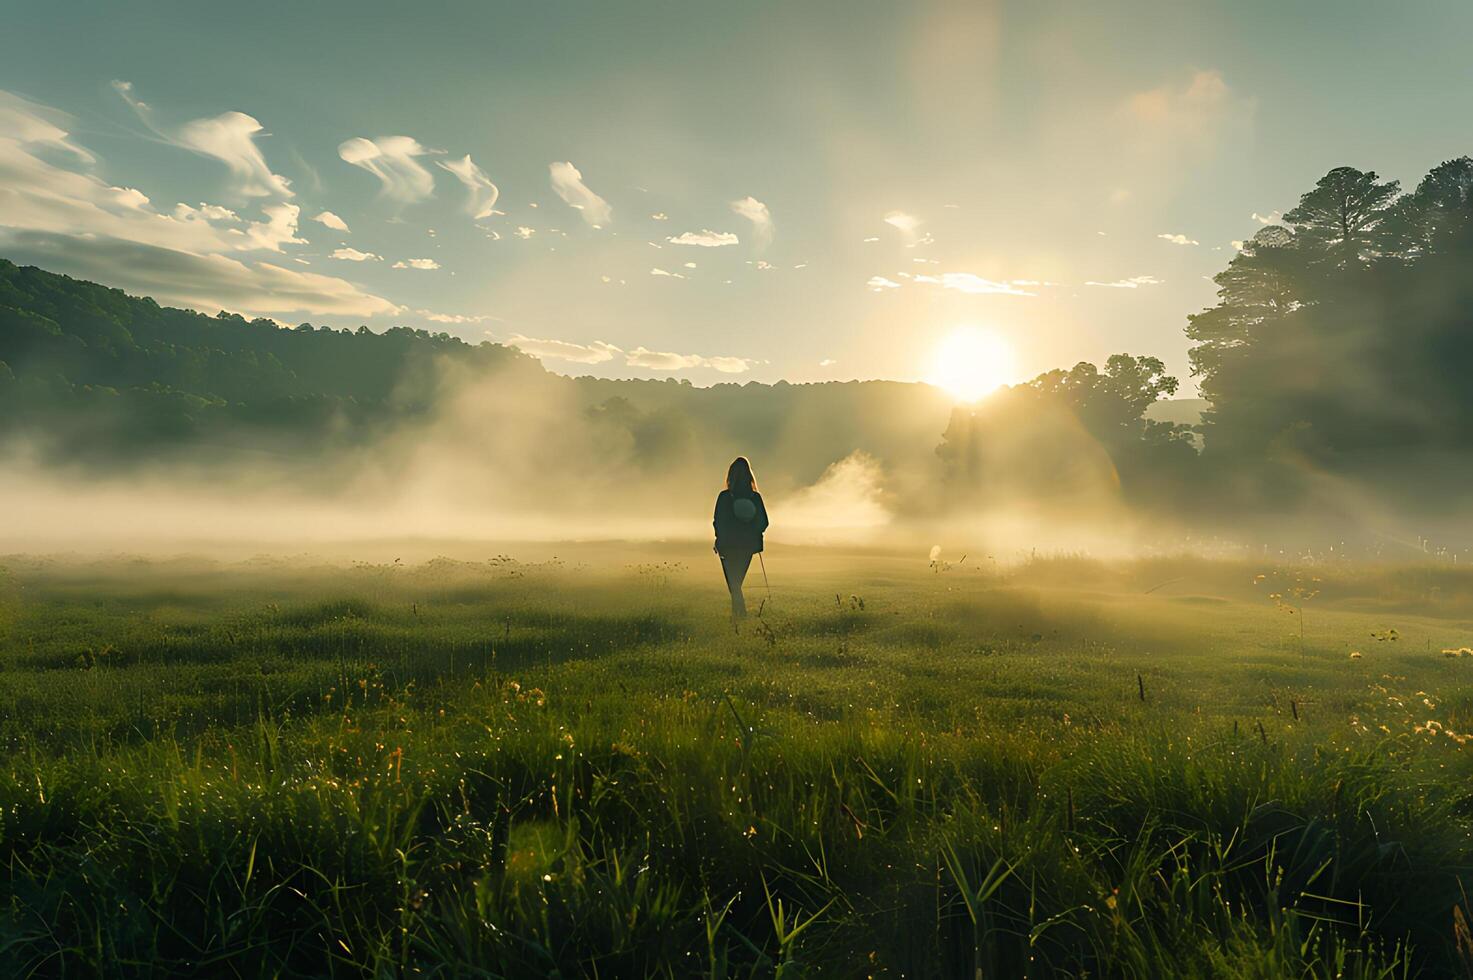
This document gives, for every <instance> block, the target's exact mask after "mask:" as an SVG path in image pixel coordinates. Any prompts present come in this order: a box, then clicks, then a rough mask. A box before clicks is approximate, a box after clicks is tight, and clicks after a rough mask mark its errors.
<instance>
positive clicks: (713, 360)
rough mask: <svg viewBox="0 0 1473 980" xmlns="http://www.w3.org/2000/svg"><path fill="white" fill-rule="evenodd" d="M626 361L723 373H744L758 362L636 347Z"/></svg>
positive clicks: (654, 367)
mask: <svg viewBox="0 0 1473 980" xmlns="http://www.w3.org/2000/svg"><path fill="white" fill-rule="evenodd" d="M624 363H625V364H626V365H628V366H629V367H642V368H648V369H649V370H651V371H684V370H687V369H689V368H701V367H704V368H712V369H714V370H716V371H720V372H721V373H722V374H743V373H745V372H747V371H750V370H752V368H753V367H755V366H756V365H757V363H758V362H757V361H753V360H748V359H747V358H745V357H703V356H701V355H700V354H672V353H670V352H668V351H653V350H649V349H647V348H645V347H636V348H634V350H632V351H629V352H628V353H627V354H626V355H625V357H624Z"/></svg>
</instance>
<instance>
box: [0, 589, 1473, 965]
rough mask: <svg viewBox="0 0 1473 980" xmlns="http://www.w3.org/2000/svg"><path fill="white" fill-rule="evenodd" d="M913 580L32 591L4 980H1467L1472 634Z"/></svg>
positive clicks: (11, 626)
mask: <svg viewBox="0 0 1473 980" xmlns="http://www.w3.org/2000/svg"><path fill="white" fill-rule="evenodd" d="M916 565H917V566H919V567H916V568H914V569H913V570H912V569H910V568H909V567H908V566H905V565H901V564H899V563H894V564H890V565H884V566H877V567H876V568H875V569H874V570H873V571H872V573H871V574H873V575H874V576H875V577H876V578H880V577H883V579H884V580H885V581H884V583H883V584H879V583H877V582H874V581H870V580H867V579H860V578H858V577H856V578H855V579H852V580H850V581H846V582H844V583H843V591H842V593H841V600H840V601H838V602H836V601H835V600H834V598H833V595H834V589H833V588H830V587H829V583H830V582H831V581H832V580H833V577H834V575H836V574H842V572H840V571H837V570H833V569H820V568H815V569H813V574H812V575H811V576H809V577H805V578H802V579H800V580H798V581H797V582H796V583H794V582H792V580H789V581H788V582H787V583H785V584H786V588H785V590H784V591H783V592H781V593H780V594H779V596H778V598H777V599H776V600H775V601H774V603H773V604H772V605H771V606H770V607H769V608H768V609H767V610H765V611H764V616H763V620H762V625H763V626H765V627H766V629H765V630H763V631H761V632H759V631H758V630H755V629H747V630H744V631H743V632H741V633H739V634H733V633H732V632H731V631H730V628H729V627H728V626H726V625H725V623H724V622H723V621H722V620H721V619H720V618H719V610H720V605H719V602H720V594H719V583H706V582H703V581H702V580H700V579H698V578H695V577H694V576H693V575H691V574H690V573H687V572H685V571H683V570H681V569H678V568H676V569H663V568H662V570H661V572H660V575H661V576H662V579H663V580H664V581H662V585H661V587H660V588H658V589H650V588H648V587H643V588H641V583H642V582H643V581H644V580H645V579H646V578H647V575H646V573H644V572H642V571H640V570H639V569H638V568H635V569H623V570H618V571H612V572H607V573H605V572H598V571H594V570H588V569H581V570H580V569H576V568H572V569H570V568H565V567H558V568H535V567H525V566H517V565H516V564H515V563H508V562H504V561H502V562H497V563H495V564H490V563H488V564H486V565H474V566H463V565H455V564H452V563H440V564H438V565H436V566H434V567H432V568H423V567H421V568H409V569H404V568H398V569H395V568H392V567H380V568H372V567H364V568H358V569H335V568H322V569H313V570H300V569H296V568H292V567H289V568H286V569H282V568H273V569H270V570H269V571H253V570H250V569H242V568H239V567H217V568H211V569H190V570H189V571H188V573H187V574H181V573H180V572H178V571H176V570H172V569H168V568H133V569H130V570H128V573H127V574H126V575H117V574H114V573H113V572H112V571H111V570H109V569H105V568H92V569H77V568H71V567H52V568H49V569H48V568H38V567H35V566H29V567H19V568H17V569H16V570H15V581H16V583H17V585H16V587H15V588H14V589H13V590H12V591H13V594H18V595H19V596H20V598H19V599H17V600H14V601H13V602H12V603H11V606H10V607H9V608H10V616H9V618H8V619H7V620H6V625H5V627H4V633H3V634H0V688H3V695H4V697H5V703H6V704H7V705H13V706H14V708H13V710H9V711H7V712H6V717H5V719H4V720H3V723H0V733H3V736H4V738H5V739H6V741H7V745H8V747H9V749H10V751H9V753H8V755H7V764H6V766H5V769H4V771H3V772H0V860H3V861H4V864H5V867H6V869H7V874H6V877H5V879H4V882H3V884H0V890H3V894H4V900H5V906H4V913H3V914H0V969H3V970H4V971H5V973H6V974H7V975H17V976H25V975H63V974H64V975H85V974H91V973H104V974H112V975H119V974H139V975H142V974H149V975H158V974H180V975H185V974H188V975H200V974H206V975H234V976H253V977H254V976H309V975H324V974H328V975H343V976H370V975H371V976H395V975H409V974H415V975H441V976H485V977H522V976H542V975H548V976H551V975H559V976H603V977H611V976H621V977H622V976H682V977H683V976H692V977H694V976H701V977H750V976H781V977H789V978H791V977H802V976H843V977H847V976H911V977H917V976H920V977H924V976H936V977H953V976H967V977H977V976H981V977H1016V976H1056V975H1060V976H1121V977H1136V976H1168V975H1169V976H1203V977H1206V976H1213V977H1222V976H1229V977H1278V976H1306V977H1326V978H1329V977H1391V976H1413V975H1423V976H1450V975H1459V971H1463V970H1465V968H1466V962H1465V960H1464V959H1463V958H1461V954H1460V953H1459V946H1458V933H1457V931H1456V928H1457V927H1456V921H1457V920H1456V916H1457V914H1458V913H1457V912H1456V911H1455V910H1458V909H1461V910H1462V911H1461V914H1462V915H1463V916H1464V918H1465V920H1466V918H1467V917H1468V916H1469V914H1470V911H1473V910H1470V909H1469V907H1468V899H1467V897H1466V893H1467V891H1468V889H1469V885H1470V883H1473V880H1470V879H1473V837H1470V830H1473V790H1470V788H1469V787H1470V785H1473V783H1470V781H1469V777H1470V775H1473V766H1470V765H1469V762H1468V756H1467V751H1468V750H1467V749H1465V748H1464V747H1463V746H1462V745H1461V744H1460V743H1459V742H1458V741H1456V740H1455V739H1454V738H1453V737H1449V736H1448V735H1446V734H1445V733H1446V732H1447V731H1452V732H1454V733H1455V734H1457V733H1460V732H1461V727H1462V726H1469V727H1473V724H1470V723H1473V711H1470V709H1469V707H1468V706H1469V705H1470V704H1473V698H1470V687H1469V683H1468V681H1469V676H1470V671H1469V670H1464V668H1465V667H1466V668H1473V663H1469V662H1468V661H1466V660H1458V661H1453V662H1450V661H1447V660H1446V659H1444V658H1442V657H1440V656H1436V655H1432V654H1428V653H1427V652H1426V650H1427V649H1431V650H1433V651H1434V652H1435V651H1437V650H1440V649H1441V647H1442V646H1445V645H1448V644H1451V643H1453V641H1454V640H1455V639H1457V638H1458V633H1459V631H1460V630H1461V629H1463V624H1462V623H1461V622H1460V621H1458V620H1456V619H1442V618H1437V617H1429V616H1427V615H1425V610H1423V611H1419V612H1417V613H1416V614H1412V613H1407V614H1397V615H1395V616H1394V620H1395V621H1394V623H1389V624H1388V623H1386V622H1384V619H1385V616H1386V611H1385V610H1383V609H1377V610H1375V611H1374V612H1373V613H1366V612H1365V611H1363V610H1361V609H1359V608H1357V607H1356V606H1355V604H1354V603H1353V602H1351V601H1349V600H1348V599H1345V600H1342V599H1337V597H1336V594H1335V590H1334V585H1333V583H1330V584H1329V585H1327V587H1326V591H1325V595H1324V597H1322V598H1321V599H1319V600H1317V603H1322V605H1321V606H1320V612H1319V614H1318V616H1317V620H1316V628H1315V630H1314V631H1313V633H1312V637H1311V640H1310V642H1309V646H1308V649H1307V650H1306V652H1305V655H1304V656H1303V657H1302V658H1301V657H1300V655H1299V654H1298V652H1297V647H1296V646H1295V644H1294V641H1293V639H1292V638H1286V636H1285V635H1284V624H1283V622H1282V618H1281V617H1278V616H1276V615H1275V611H1274V610H1273V609H1272V608H1265V604H1264V603H1263V602H1262V600H1261V598H1260V599H1255V597H1254V596H1253V595H1252V590H1251V584H1250V585H1249V586H1248V589H1247V590H1246V592H1245V595H1244V596H1243V597H1242V598H1241V599H1239V598H1238V597H1230V598H1226V599H1225V600H1224V601H1222V602H1217V603H1210V604H1198V603H1186V604H1184V603H1182V602H1180V601H1179V599H1180V596H1179V595H1166V596H1162V595H1160V594H1158V593H1152V594H1151V595H1150V596H1142V595H1141V593H1140V591H1138V590H1135V589H1133V588H1130V587H1127V588H1115V589H1113V590H1103V589H1102V588H1100V586H1099V584H1098V583H1091V584H1090V587H1089V588H1087V589H1085V590H1076V591H1070V590H1067V589H1063V588H1059V587H1057V586H1055V585H1053V584H1050V585H1047V586H1045V585H1042V584H1039V582H1038V576H1039V575H1040V574H1041V570H1040V569H1037V568H1035V569H1031V570H1025V571H1024V572H1021V573H1019V576H1018V577H1017V578H1014V579H1012V580H1006V579H1002V578H999V577H997V576H995V575H993V574H991V573H988V574H986V575H984V574H981V573H978V574H976V575H971V576H962V575H960V574H956V573H954V572H948V573H947V574H945V575H942V574H933V573H931V572H929V570H928V569H927V568H926V567H925V565H924V563H922V562H917V563H916ZM1220 572H1221V569H1220V568H1218V567H1216V566H1212V567H1205V566H1204V567H1203V568H1202V569H1201V574H1202V577H1203V580H1204V581H1210V580H1211V579H1212V577H1213V576H1216V575H1218V574H1220ZM1109 574H1112V575H1125V576H1129V575H1132V574H1140V573H1139V572H1138V571H1136V572H1131V571H1129V570H1112V571H1110V573H1109ZM1356 574H1357V576H1360V575H1363V574H1364V572H1363V571H1361V570H1357V572H1356ZM1146 577H1149V574H1148V575H1147V576H1146ZM1188 594H1194V593H1188ZM844 596H854V597H856V598H859V597H862V598H863V600H864V601H863V603H860V602H858V601H846V600H844V599H843V597H844ZM1337 603H1338V605H1337ZM1387 625H1394V626H1396V627H1397V628H1398V630H1399V635H1401V636H1402V637H1403V639H1402V640H1400V641H1399V643H1398V645H1397V646H1396V647H1395V648H1394V649H1392V648H1391V647H1390V646H1389V645H1383V648H1382V649H1377V650H1376V651H1375V652H1368V653H1367V656H1366V659H1365V660H1361V661H1354V662H1352V661H1350V660H1349V659H1348V657H1347V655H1346V654H1345V652H1344V651H1343V649H1339V647H1343V646H1344V645H1347V644H1349V643H1351V642H1355V643H1357V644H1360V643H1361V641H1360V639H1359V637H1360V636H1361V635H1362V634H1366V635H1368V633H1369V631H1370V630H1372V629H1380V628H1384V627H1385V626H1387ZM84 654H86V655H84ZM1287 654H1292V655H1287ZM1138 675H1140V677H1141V678H1142V680H1141V683H1142V686H1143V688H1144V690H1145V692H1146V696H1145V698H1144V700H1143V699H1141V698H1140V697H1138V695H1137V690H1136V685H1137V676H1138ZM1414 709H1415V710H1414ZM1434 717H1435V718H1436V719H1440V721H1439V724H1438V726H1437V728H1435V729H1432V728H1429V727H1428V725H1427V724H1426V722H1427V721H1429V720H1432V719H1433V718H1434ZM1383 726H1384V727H1383Z"/></svg>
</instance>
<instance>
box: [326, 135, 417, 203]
mask: <svg viewBox="0 0 1473 980" xmlns="http://www.w3.org/2000/svg"><path fill="white" fill-rule="evenodd" d="M427 152H429V151H427V150H426V149H425V148H424V147H423V146H420V144H419V141H418V140H416V139H414V138H413V137H410V136H384V137H381V138H379V139H376V140H370V139H364V138H363V137H361V136H355V137H353V138H352V139H347V140H344V141H343V142H341V143H339V144H338V156H339V157H341V158H342V159H343V162H345V163H350V164H352V165H353V166H355V167H360V168H362V169H363V170H367V171H368V172H369V173H371V174H373V175H374V176H375V177H377V178H378V179H379V193H380V194H381V195H383V197H385V198H387V199H388V200H391V201H394V202H396V203H398V204H413V203H414V202H416V201H423V200H424V199H425V198H427V197H429V196H430V195H432V194H434V192H435V178H434V176H433V175H431V174H430V172H429V171H428V170H426V169H425V168H424V166H423V165H422V164H421V163H420V162H419V160H418V158H419V157H422V156H424V155H425V154H426V153H427Z"/></svg>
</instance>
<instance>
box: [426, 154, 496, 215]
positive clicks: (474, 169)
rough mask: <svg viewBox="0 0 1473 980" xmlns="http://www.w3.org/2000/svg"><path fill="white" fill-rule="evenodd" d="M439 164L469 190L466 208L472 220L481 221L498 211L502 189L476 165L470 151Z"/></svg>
mask: <svg viewBox="0 0 1473 980" xmlns="http://www.w3.org/2000/svg"><path fill="white" fill-rule="evenodd" d="M438 165H439V166H440V167H441V168H442V169H445V170H448V171H450V172H451V173H452V174H454V175H455V177H456V179H457V180H459V181H460V182H461V183H462V184H464V185H465V187H466V190H467V191H469V196H468V197H467V199H466V210H467V211H469V212H470V214H471V218H472V220H475V221H479V220H481V219H482V218H489V217H491V215H493V214H495V213H496V199H497V198H498V197H500V196H501V191H499V190H497V189H496V185H495V184H493V183H491V178H490V177H487V176H486V173H485V171H483V170H482V169H481V168H480V167H478V166H476V165H475V163H474V162H473V161H472V160H471V155H470V154H469V153H467V154H466V155H465V156H464V157H462V158H461V159H459V160H441V161H438Z"/></svg>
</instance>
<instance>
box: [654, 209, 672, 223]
mask: <svg viewBox="0 0 1473 980" xmlns="http://www.w3.org/2000/svg"><path fill="white" fill-rule="evenodd" d="M650 217H651V218H653V219H654V220H656V221H669V220H670V216H669V215H668V214H666V213H665V212H664V211H656V212H655V213H654V214H652V215H650Z"/></svg>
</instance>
